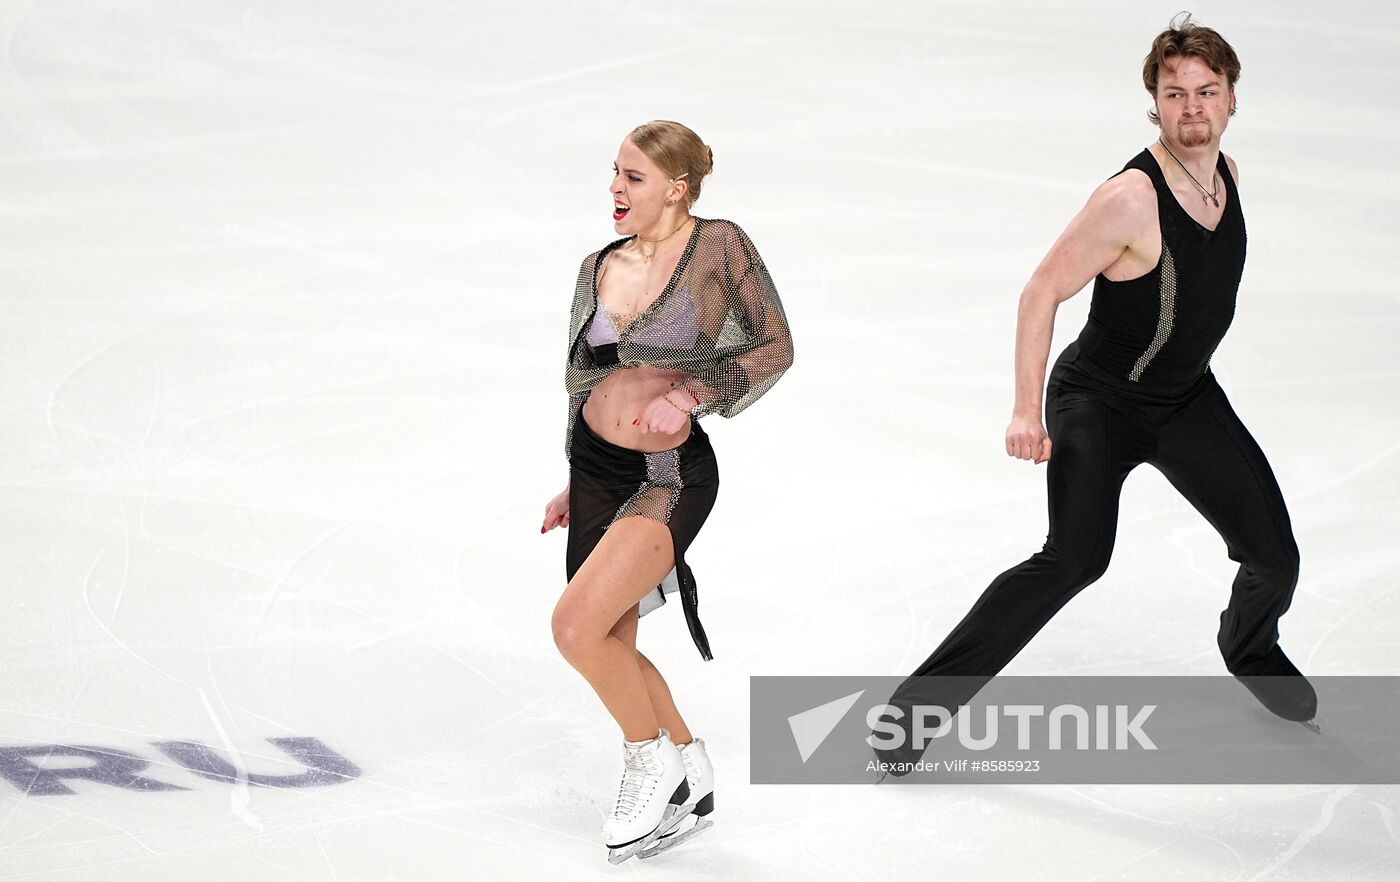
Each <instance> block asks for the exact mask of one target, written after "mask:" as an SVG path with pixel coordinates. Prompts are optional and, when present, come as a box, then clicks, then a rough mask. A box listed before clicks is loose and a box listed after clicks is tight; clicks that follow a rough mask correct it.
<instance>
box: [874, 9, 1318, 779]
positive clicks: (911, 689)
mask: <svg viewBox="0 0 1400 882" xmlns="http://www.w3.org/2000/svg"><path fill="white" fill-rule="evenodd" d="M1239 74H1240V63H1239V59H1238V58H1237V57H1236V55H1235V51H1234V50H1233V49H1232V48H1231V47H1230V44H1229V43H1227V42H1226V41H1225V40H1224V38H1222V37H1221V36H1220V35H1219V34H1218V33H1216V32H1215V31H1214V30H1211V29H1210V28H1206V27H1201V26H1198V25H1195V24H1193V23H1192V21H1191V19H1190V17H1189V16H1187V17H1186V19H1185V20H1184V21H1183V22H1182V23H1181V24H1179V25H1178V24H1175V23H1174V24H1173V25H1172V26H1171V27H1169V28H1168V29H1167V30H1166V31H1163V32H1162V33H1161V34H1159V35H1158V36H1157V38H1156V40H1154V41H1153V44H1152V49H1151V51H1150V52H1149V53H1148V54H1147V58H1146V59H1145V61H1144V64H1143V85H1144V86H1146V88H1147V91H1148V92H1149V93H1150V94H1151V95H1152V98H1153V102H1154V106H1155V109H1154V110H1153V111H1151V112H1149V117H1150V118H1151V119H1152V121H1153V123H1155V124H1157V125H1158V126H1160V128H1161V137H1160V138H1159V139H1158V141H1157V142H1156V143H1154V144H1152V145H1150V146H1149V147H1147V148H1146V149H1144V150H1143V151H1142V152H1141V153H1139V154H1138V155H1137V156H1135V157H1133V159H1132V160H1131V161H1129V162H1128V164H1127V165H1126V166H1125V167H1124V169H1123V170H1122V171H1121V172H1120V173H1118V174H1117V175H1115V176H1114V177H1112V178H1110V179H1109V180H1108V181H1107V182H1106V183H1104V184H1103V185H1101V186H1100V187H1099V188H1098V189H1097V190H1095V191H1094V193H1093V195H1092V196H1090V197H1089V201H1088V203H1087V204H1086V205H1085V206H1084V208H1083V210H1082V211H1080V212H1079V214H1078V216H1076V217H1075V218H1074V220H1072V221H1071V222H1070V224H1069V226H1068V227H1066V228H1065V231H1064V232H1063V233H1062V234H1061V235H1060V238H1059V239H1058V240H1057V241H1056V242H1055V244H1054V246H1053V247H1052V248H1051V249H1050V252H1049V254H1047V255H1046V256H1045V259H1044V260H1043V261H1042V262H1041V264H1040V266H1039V267H1037V269H1036V270H1035V273H1034V275H1032V276H1031V279H1030V281H1029V282H1028V283H1027V284H1026V287H1025V290H1024V291H1023V292H1022V294H1021V301H1020V309H1019V314H1018V320H1017V326H1016V404H1015V409H1014V411H1013V414H1012V418H1011V424H1010V425H1009V426H1008V427H1007V430H1006V452H1007V453H1008V454H1009V455H1011V456H1014V457H1017V458H1019V459H1025V460H1031V461H1034V462H1036V463H1041V462H1047V461H1048V463H1049V465H1048V475H1047V478H1048V484H1049V496H1050V530H1049V534H1048V536H1047V538H1046V542H1045V546H1044V548H1043V549H1042V550H1041V551H1040V552H1039V553H1038V554H1035V555H1033V556H1032V557H1031V558H1030V559H1028V560H1026V561H1024V562H1023V563H1021V564H1019V565H1017V566H1015V567H1013V568H1011V569H1010V570H1007V571H1006V572H1004V573H1002V574H1001V575H1000V576H998V577H997V578H996V579H995V580H994V581H993V582H992V584H991V585H990V586H989V587H988V588H987V590H986V591H985V592H984V593H983V594H982V596H981V597H980V598H979V599H978V600H977V603H976V604H975V605H974V606H973V607H972V610H971V611H970V612H968V614H967V616H966V617H965V618H964V619H963V620H962V622H960V623H959V624H958V626H957V627H956V628H954V629H953V631H952V633H951V634H949V635H948V637H947V638H946V639H945V640H944V641H943V643H942V645H941V646H939V647H938V648H937V649H936V650H934V652H933V654H932V655H930V656H929V657H928V659H927V660H926V661H925V662H924V663H923V664H922V665H920V666H919V667H918V669H917V670H916V671H915V672H914V674H913V675H912V676H911V677H910V678H909V679H908V680H906V682H905V684H904V686H901V688H900V691H899V692H898V693H897V694H896V698H895V699H893V700H892V701H891V702H890V703H891V704H894V705H895V706H907V705H910V704H916V703H917V704H925V703H927V704H938V705H941V706H943V707H947V708H949V709H950V710H952V709H955V708H956V707H957V705H958V704H959V703H962V702H965V701H967V700H968V699H970V698H971V695H970V694H967V693H966V689H964V694H962V695H956V696H955V695H948V694H946V691H947V688H944V690H943V692H944V693H945V694H940V692H939V686H938V685H937V684H936V682H934V681H924V682H922V683H921V682H920V681H919V680H918V678H920V677H926V676H930V675H938V676H943V675H961V676H964V677H969V678H978V679H976V680H971V681H965V682H971V683H976V684H977V686H976V687H975V688H980V685H981V684H983V683H985V682H986V680H987V679H990V678H991V677H992V676H993V675H995V674H996V673H997V672H999V671H1000V670H1001V669H1002V668H1003V667H1004V666H1005V665H1006V664H1007V663H1008V662H1009V661H1011V659H1012V657H1014V656H1015V655H1016V653H1017V652H1019V651H1020V650H1021V648H1022V647H1023V646H1025V645H1026V643H1027V642H1029V641H1030V639H1031V638H1032V637H1033V636H1035V634H1036V632H1038V631H1039V630H1040V629H1041V628H1042V627H1043V626H1044V625H1045V624H1046V623H1047V622H1048V621H1049V620H1050V618H1051V617H1052V616H1054V615H1055V613H1056V612H1058V611H1059V609H1060V608H1061V607H1062V606H1064V605H1065V603H1066V602H1068V601H1069V599H1070V598H1071V597H1073V596H1074V595H1075V594H1076V593H1078V592H1079V591H1080V590H1081V589H1083V588H1084V587H1085V586H1087V585H1089V584H1090V583H1092V582H1093V581H1095V580H1096V579H1098V578H1099V576H1100V575H1102V574H1103V572H1104V570H1105V569H1106V568H1107V566H1108V561H1109V556H1110V554H1111V553H1112V550H1113V539H1114V532H1115V529H1116V526H1117V518H1118V497H1119V492H1120V490H1121V488H1122V485H1123V480H1124V479H1125V478H1126V477H1127V475H1128V473H1129V472H1130V471H1132V470H1133V468H1135V467H1136V466H1138V465H1139V464H1141V463H1149V464H1151V465H1152V466H1154V467H1156V468H1157V469H1158V470H1160V471H1161V472H1162V473H1163V474H1164V475H1166V477H1167V479H1168V480H1169V481H1171V483H1172V485H1173V486H1174V487H1175V488H1176V489H1177V490H1178V491H1179V492H1180V493H1181V494H1182V495H1183V496H1185V497H1186V499H1187V500H1189V501H1190V502H1191V504H1192V505H1193V506H1195V507H1196V509H1197V510H1198V511H1200V512H1201V514H1203V515H1204V516H1205V517H1206V519H1207V520H1208V521H1210V523H1211V525H1212V526H1214V527H1215V528H1216V530H1218V531H1219V533H1220V535H1221V536H1222V537H1223V538H1224V539H1225V542H1226V545H1227V546H1228V549H1229V554H1230V557H1231V559H1233V560H1235V561H1238V562H1239V564H1240V568H1239V573H1238V575H1237V576H1236V577H1235V582H1234V587H1233V589H1232V592H1231V595H1230V602H1229V605H1228V607H1227V608H1226V609H1225V611H1224V612H1223V613H1222V614H1221V616H1220V632H1219V636H1218V643H1219V646H1220V651H1221V654H1222V655H1223V656H1224V658H1225V666H1226V668H1227V669H1228V670H1229V671H1230V672H1231V673H1232V674H1234V675H1236V676H1237V677H1240V678H1242V682H1244V683H1245V685H1246V686H1248V687H1249V688H1250V691H1251V692H1253V693H1254V694H1255V696H1256V697H1257V698H1259V700H1260V701H1261V702H1262V703H1263V704H1264V705H1265V706H1266V707H1267V708H1268V709H1269V710H1271V711H1273V712H1274V713H1275V714H1278V715H1279V716H1281V717H1284V718H1286V719H1289V720H1297V721H1299V722H1304V721H1311V720H1312V718H1313V716H1314V712H1315V710H1316V705H1317V698H1316V695H1315V693H1314V692H1313V689H1312V686H1311V685H1310V684H1309V683H1308V682H1307V680H1306V679H1305V678H1304V677H1303V676H1302V675H1301V674H1300V673H1299V671H1298V669H1297V668H1295V667H1294V666H1293V664H1292V663H1291V662H1290V661H1289V660H1288V657H1287V656H1286V655H1284V653H1283V650H1282V649H1280V648H1279V646H1278V620H1279V617H1280V616H1281V615H1283V613H1284V612H1285V611H1286V610H1287V609H1288V606H1289V601H1290V599H1291V598H1292V596H1293V587H1294V585H1295V584H1296V582H1297V577H1298V548H1297V545H1296V544H1295V543H1294V541H1293V532H1292V528H1291V527H1290V525H1289V520H1288V512H1287V510H1286V508H1285V506H1284V501H1283V496H1282V494H1281V493H1280V492H1279V488H1278V484H1277V483H1276V482H1275V480H1274V475H1273V472H1272V471H1271V470H1270V468H1269V463H1268V461H1267V460H1266V459H1265V458H1264V454H1263V452H1262V451H1261V450H1260V449H1259V446H1258V445H1257V444H1256V443H1255V442H1254V439H1253V438H1252V437H1250V434H1249V432H1248V430H1247V429H1245V427H1244V425H1243V423H1241V422H1240V420H1239V418H1238V417H1237V416H1236V415H1235V412H1234V411H1233V410H1232V409H1231V407H1230V403H1229V401H1228V400H1226V398H1225V393H1224V392H1223V391H1222V390H1221V388H1220V386H1219V385H1218V384H1217V383H1216V380H1215V377H1214V375H1213V374H1212V373H1211V371H1210V358H1211V354H1212V353H1213V352H1214V351H1215V349H1216V346H1217V345H1218V344H1219V343H1220V340H1221V338H1222V337H1223V336H1224V335H1225V331H1226V329H1227V328H1228V327H1229V325H1230V320H1231V318H1232V317H1233V315H1234V308H1235V293H1236V289H1237V288H1238V286H1239V281H1240V274H1241V272H1242V271H1243V269H1244V259H1245V228H1244V215H1243V213H1242V212H1241V210H1240V196H1239V191H1238V190H1237V189H1236V182H1237V180H1238V178H1239V171H1238V169H1237V167H1236V165H1235V162H1234V160H1232V159H1230V158H1229V157H1228V156H1225V155H1224V154H1223V153H1221V152H1220V139H1221V136H1222V135H1223V134H1224V132H1225V128H1226V125H1227V123H1228V122H1229V119H1230V117H1231V116H1232V115H1233V114H1234V112H1235V82H1236V81H1237V80H1238V79H1239ZM1090 279H1093V280H1094V293H1093V300H1092V302H1091V304H1090V315H1089V320H1088V323H1087V324H1086V325H1085V327H1084V329H1083V331H1082V332H1081V333H1080V335H1079V339H1078V340H1076V341H1075V342H1074V343H1072V344H1070V346H1069V347H1068V348H1066V349H1065V351H1064V353H1063V354H1061V355H1060V357H1059V359H1058V360H1057V361H1056V363H1055V366H1054V369H1053V370H1052V371H1051V374H1050V378H1049V383H1048V388H1047V395H1046V400H1045V414H1046V421H1047V422H1048V424H1049V432H1048V433H1047V432H1046V428H1045V426H1044V425H1043V424H1042V423H1041V417H1040V414H1041V396H1040V391H1041V388H1042V385H1044V380H1045V364H1046V359H1047V357H1048V355H1049V348H1050V337H1051V332H1052V330H1053V327H1054V320H1055V310H1056V308H1057V307H1058V305H1059V304H1060V303H1061V302H1063V301H1065V300H1067V299H1068V298H1070V297H1072V296H1073V295H1074V294H1075V293H1076V292H1078V291H1079V290H1080V289H1081V288H1083V287H1084V286H1085V285H1086V284H1087V283H1088V282H1089V280H1090ZM1259 677H1264V678H1265V679H1258V678H1259ZM966 688H970V689H972V691H974V692H975V688H974V687H971V686H968V687H966ZM924 699H936V700H924ZM953 712H954V713H956V710H953ZM877 753H878V751H877ZM881 757H882V758H886V755H885V754H883V753H882V754H881ZM897 758H899V759H908V756H907V754H905V755H901V756H899V757H897Z"/></svg>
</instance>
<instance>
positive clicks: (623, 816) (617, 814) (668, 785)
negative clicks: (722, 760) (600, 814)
mask: <svg viewBox="0 0 1400 882" xmlns="http://www.w3.org/2000/svg"><path fill="white" fill-rule="evenodd" d="M622 745H623V750H622V783H621V785H619V787H618V791H617V802H616V804H614V805H613V810H612V814H611V815H609V816H608V819H607V820H606V821H604V822H603V843H604V844H605V845H607V847H608V863H611V864H620V863H622V862H623V861H625V860H627V859H628V858H630V857H631V856H632V855H634V854H636V853H637V852H639V851H641V850H642V849H644V848H646V847H647V846H648V845H651V844H652V843H653V842H655V841H656V839H657V838H658V837H660V836H662V835H664V834H665V833H667V832H669V831H670V830H671V829H672V828H674V827H675V826H676V825H677V824H679V823H680V822H681V819H682V818H684V817H685V816H686V815H687V814H689V813H690V809H691V807H690V806H689V805H686V799H687V798H688V797H689V796H690V785H689V784H687V783H686V777H685V761H684V760H682V759H681V754H680V751H679V750H677V749H676V745H674V744H672V743H671V736H670V734H669V733H668V732H667V731H666V730H665V729H662V730H661V734H659V735H657V736H656V737H655V738H652V739H651V740H649V741H624V742H622Z"/></svg>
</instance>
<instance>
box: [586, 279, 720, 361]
mask: <svg viewBox="0 0 1400 882" xmlns="http://www.w3.org/2000/svg"><path fill="white" fill-rule="evenodd" d="M663 296H664V297H665V302H663V303H661V305H660V306H659V307H657V308H656V309H655V310H650V309H648V310H647V311H646V312H643V313H642V316H641V317H639V318H638V319H636V320H635V321H633V322H632V324H630V325H628V326H627V329H626V330H625V331H621V330H620V329H619V328H618V327H617V324H616V323H615V322H614V321H613V317H612V314H611V313H609V312H608V308H607V307H606V306H604V305H603V302H602V300H601V299H599V300H597V301H596V306H597V308H596V309H595V310H594V313H593V320H592V321H591V322H589V324H588V331H587V333H585V335H584V340H585V341H586V342H587V343H588V345H589V347H590V348H592V349H598V348H600V347H602V346H606V345H608V344H609V343H622V342H623V339H622V338H624V337H625V338H626V341H627V342H628V343H632V344H635V345H637V346H642V347H648V346H650V347H669V348H676V347H684V348H691V347H694V346H695V341H696V339H697V338H698V337H699V336H700V322H699V320H698V319H697V318H696V315H695V301H694V299H692V298H691V296H690V286H689V285H685V286H683V287H681V288H680V289H678V290H676V291H672V292H670V293H669V294H665V295H663Z"/></svg>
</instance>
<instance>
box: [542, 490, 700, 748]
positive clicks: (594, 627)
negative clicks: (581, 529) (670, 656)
mask: <svg viewBox="0 0 1400 882" xmlns="http://www.w3.org/2000/svg"><path fill="white" fill-rule="evenodd" d="M674 565H675V552H674V549H673V547H672V544H671V531H670V530H669V529H667V528H666V525H665V524H662V523H661V522H659V521H655V520H652V519H651V518H645V517H628V518H622V519H621V520H618V521H616V522H614V523H613V524H612V526H610V527H608V529H607V531H606V532H605V533H603V538H602V539H601V540H600V541H599V542H598V545H597V547H595V548H594V549H593V552H592V553H591V554H589V555H588V559H587V560H585V561H584V562H583V566H581V567H579V570H578V572H577V573H575V574H574V577H573V579H571V580H570V581H569V585H568V587H566V588H565V589H564V594H563V596H561V597H560V598H559V602H558V603H557V604H556V605H555V607H554V619H553V630H554V643H555V645H556V646H558V647H559V651H560V653H562V654H563V656H564V658H565V660H567V661H568V662H569V664H570V665H572V666H573V667H574V669H575V670H576V671H578V672H579V673H580V674H582V675H583V677H584V679H586V680H587V681H588V684H589V685H590V686H592V687H593V691H594V692H596V693H598V698H599V699H601V700H602V702H603V706H604V707H606V708H607V709H608V713H610V714H612V716H613V719H614V720H616V721H617V724H618V726H619V727H621V729H622V737H623V738H625V739H626V740H628V741H642V740H645V739H648V738H655V737H656V733H657V730H658V729H659V728H660V726H661V725H662V724H661V723H660V722H659V720H658V718H657V713H656V711H655V710H653V708H652V701H651V696H650V693H649V690H648V683H647V676H646V675H645V674H644V673H643V667H644V666H645V667H651V663H650V662H646V663H645V665H644V663H643V660H642V659H641V658H640V657H639V655H638V653H637V651H636V649H635V648H634V646H629V645H628V644H627V643H625V642H623V641H622V640H620V639H618V638H617V637H616V636H614V635H613V633H612V630H613V628H614V627H615V626H616V625H617V624H618V621H619V620H620V619H621V618H622V617H623V614H624V613H627V612H628V611H629V610H630V609H631V608H632V607H634V606H636V604H637V602H638V601H640V600H641V599H642V597H643V596H645V595H646V593H647V592H648V591H650V590H651V589H653V588H655V587H656V586H657V585H658V584H660V583H661V580H662V579H664V578H665V577H666V574H667V573H669V572H670V571H671V568H672V567H673V566H674ZM634 634H635V628H634ZM652 670H655V668H652ZM662 685H663V688H664V681H663V684H662ZM667 695H668V701H667V704H669V690H667Z"/></svg>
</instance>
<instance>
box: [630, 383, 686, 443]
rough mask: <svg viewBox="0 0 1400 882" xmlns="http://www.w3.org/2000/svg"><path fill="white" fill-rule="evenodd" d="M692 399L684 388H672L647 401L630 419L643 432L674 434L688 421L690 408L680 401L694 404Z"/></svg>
mask: <svg viewBox="0 0 1400 882" xmlns="http://www.w3.org/2000/svg"><path fill="white" fill-rule="evenodd" d="M694 401H695V399H694V398H692V397H691V396H690V393H688V392H686V391H685V390H684V389H672V390H671V391H670V392H667V393H666V394H665V395H662V396H660V397H658V398H653V399H652V400H651V401H649V402H648V403H647V406H646V407H644V408H642V412H641V413H640V414H638V415H637V418H636V419H635V420H633V421H632V425H634V426H639V427H641V430H642V431H643V432H659V433H661V434H663V435H674V434H676V433H677V432H679V431H680V430H681V429H683V428H684V427H685V424H686V423H688V422H690V410H689V408H686V407H685V405H684V404H682V403H681V402H691V403H692V406H694V404H693V403H694Z"/></svg>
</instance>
